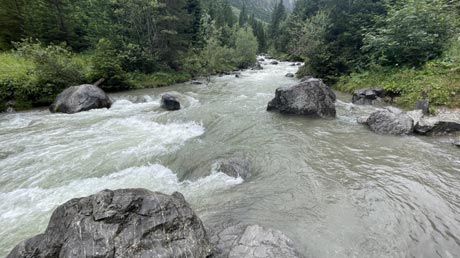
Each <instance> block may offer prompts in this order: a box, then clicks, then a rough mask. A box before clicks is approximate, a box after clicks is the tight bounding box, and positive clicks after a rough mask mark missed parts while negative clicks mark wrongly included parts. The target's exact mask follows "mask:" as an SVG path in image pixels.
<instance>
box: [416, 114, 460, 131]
mask: <svg viewBox="0 0 460 258" xmlns="http://www.w3.org/2000/svg"><path fill="white" fill-rule="evenodd" d="M414 131H415V133H417V134H421V135H447V134H452V133H457V132H460V119H457V118H454V117H446V116H444V117H443V116H433V117H423V118H421V119H420V121H418V123H417V124H416V125H415V128H414Z"/></svg>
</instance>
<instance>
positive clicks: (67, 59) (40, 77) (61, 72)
mask: <svg viewBox="0 0 460 258" xmlns="http://www.w3.org/2000/svg"><path fill="white" fill-rule="evenodd" d="M16 49H17V52H16V53H17V54H18V55H19V56H20V57H22V58H24V59H26V60H29V61H31V62H32V63H33V69H31V70H29V71H27V74H25V75H23V76H22V77H15V78H14V79H11V78H10V79H9V80H6V81H3V84H8V85H10V87H13V88H14V90H15V94H14V95H15V97H16V98H23V99H27V100H29V101H30V102H31V103H32V104H33V105H44V104H49V103H50V102H52V100H53V98H54V97H55V96H56V95H57V94H58V93H60V92H61V91H62V90H64V89H65V88H67V87H69V86H72V85H77V84H81V83H82V82H84V75H83V73H82V72H81V71H82V70H83V69H82V67H81V66H80V64H79V63H77V62H75V61H74V59H73V57H74V55H73V54H72V53H71V52H70V51H69V50H67V49H66V48H65V46H57V45H50V46H47V47H43V46H42V45H41V44H40V43H39V42H32V41H30V40H27V41H23V42H21V43H17V44H16ZM25 76H27V77H30V78H33V79H29V78H26V77H25ZM8 81H9V82H8ZM16 83H22V84H24V85H21V86H18V87H16V86H13V85H15V84H16Z"/></svg>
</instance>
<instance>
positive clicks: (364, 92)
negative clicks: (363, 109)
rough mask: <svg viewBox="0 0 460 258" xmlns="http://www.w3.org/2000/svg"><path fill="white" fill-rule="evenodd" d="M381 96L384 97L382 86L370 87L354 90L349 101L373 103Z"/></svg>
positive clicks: (361, 103) (357, 103)
mask: <svg viewBox="0 0 460 258" xmlns="http://www.w3.org/2000/svg"><path fill="white" fill-rule="evenodd" d="M383 97H385V91H384V90H383V89H382V88H380V87H372V88H368V89H360V90H355V91H354V92H353V97H352V101H351V102H352V103H353V104H356V105H373V104H375V103H376V102H377V101H379V99H380V98H383Z"/></svg>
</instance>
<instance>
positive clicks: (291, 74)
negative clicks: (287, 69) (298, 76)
mask: <svg viewBox="0 0 460 258" xmlns="http://www.w3.org/2000/svg"><path fill="white" fill-rule="evenodd" d="M285 76H286V77H288V78H294V77H295V75H294V74H293V73H287V74H286V75H285Z"/></svg>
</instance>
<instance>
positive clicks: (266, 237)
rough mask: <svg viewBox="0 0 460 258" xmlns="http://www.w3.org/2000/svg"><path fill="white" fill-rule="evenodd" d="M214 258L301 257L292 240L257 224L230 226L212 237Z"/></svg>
mask: <svg viewBox="0 0 460 258" xmlns="http://www.w3.org/2000/svg"><path fill="white" fill-rule="evenodd" d="M212 240H213V243H214V244H215V246H216V254H215V257H216V258H259V257H260V258H302V257H303V256H302V255H301V254H300V253H299V252H298V251H297V250H296V249H295V248H294V244H293V242H292V241H291V240H290V239H289V238H288V237H287V236H286V235H284V234H283V233H282V232H280V231H278V230H273V229H268V228H263V227H261V226H259V225H249V226H247V225H236V226H231V227H228V228H226V229H224V230H223V231H221V232H219V233H218V234H216V235H215V236H214V237H213V238H212Z"/></svg>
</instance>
